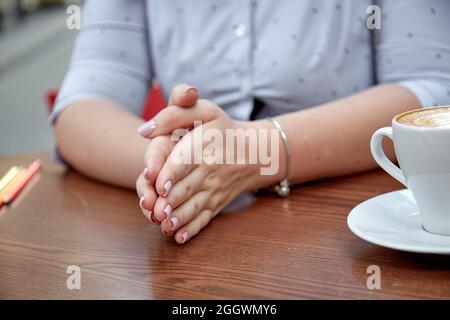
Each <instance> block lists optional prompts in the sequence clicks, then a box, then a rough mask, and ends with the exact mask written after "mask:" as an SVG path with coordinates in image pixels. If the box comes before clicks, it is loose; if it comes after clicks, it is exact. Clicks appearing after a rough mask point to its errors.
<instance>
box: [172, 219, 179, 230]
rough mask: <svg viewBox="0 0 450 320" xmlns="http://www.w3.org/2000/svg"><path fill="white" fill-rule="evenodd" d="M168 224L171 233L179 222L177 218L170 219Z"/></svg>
mask: <svg viewBox="0 0 450 320" xmlns="http://www.w3.org/2000/svg"><path fill="white" fill-rule="evenodd" d="M170 222H172V231H173V230H175V229H176V228H177V227H178V224H179V221H178V218H177V217H172V218H170Z"/></svg>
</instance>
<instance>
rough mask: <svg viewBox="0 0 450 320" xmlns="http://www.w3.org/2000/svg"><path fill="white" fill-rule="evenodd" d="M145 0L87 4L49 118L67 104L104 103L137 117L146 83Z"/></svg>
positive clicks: (94, 0) (148, 77)
mask: <svg viewBox="0 0 450 320" xmlns="http://www.w3.org/2000/svg"><path fill="white" fill-rule="evenodd" d="M147 25H148V24H147V22H146V10H145V1H144V0H87V1H86V2H85V5H84V7H83V14H82V28H81V30H80V31H79V34H78V36H77V40H76V44H75V48H74V52H73V54H72V58H71V62H70V66H69V69H68V71H67V73H66V76H65V78H64V81H63V84H62V86H61V88H60V90H59V93H58V97H57V100H56V102H55V107H54V109H53V112H52V113H51V115H50V120H51V121H52V122H54V121H55V119H56V118H57V116H58V115H59V114H60V113H61V111H63V110H64V109H65V108H66V107H67V106H68V105H70V104H72V103H74V102H76V101H80V100H86V99H100V100H108V101H110V102H113V103H114V104H116V105H118V106H120V107H122V108H125V109H127V110H129V111H130V112H132V113H134V114H140V112H141V109H142V106H143V105H144V102H145V99H146V97H147V93H148V89H149V85H150V82H151V65H150V49H149V41H148V30H147Z"/></svg>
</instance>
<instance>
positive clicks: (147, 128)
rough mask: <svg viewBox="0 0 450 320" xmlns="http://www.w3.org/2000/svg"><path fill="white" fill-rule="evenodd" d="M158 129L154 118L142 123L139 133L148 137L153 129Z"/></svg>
mask: <svg viewBox="0 0 450 320" xmlns="http://www.w3.org/2000/svg"><path fill="white" fill-rule="evenodd" d="M155 129H156V123H155V121H153V120H150V121H148V122H146V123H144V124H143V125H141V126H140V127H139V128H138V129H137V131H138V133H139V134H140V135H141V136H143V137H147V136H149V135H150V134H151V133H152V132H153V131H155Z"/></svg>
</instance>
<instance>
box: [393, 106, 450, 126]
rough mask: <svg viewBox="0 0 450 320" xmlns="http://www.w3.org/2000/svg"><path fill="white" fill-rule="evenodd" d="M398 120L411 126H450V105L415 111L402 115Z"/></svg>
mask: <svg viewBox="0 0 450 320" xmlns="http://www.w3.org/2000/svg"><path fill="white" fill-rule="evenodd" d="M397 121H398V122H400V123H402V124H406V125H409V126H416V127H428V128H450V107H440V108H430V109H422V110H418V111H413V112H409V113H406V114H404V115H402V116H400V117H399V118H398V119H397Z"/></svg>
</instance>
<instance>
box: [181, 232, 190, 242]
mask: <svg viewBox="0 0 450 320" xmlns="http://www.w3.org/2000/svg"><path fill="white" fill-rule="evenodd" d="M188 238H189V233H188V232H187V231H185V232H183V235H182V236H181V243H185V242H186V241H187V239H188Z"/></svg>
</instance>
